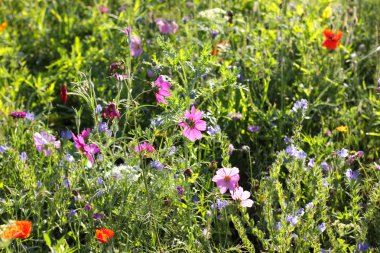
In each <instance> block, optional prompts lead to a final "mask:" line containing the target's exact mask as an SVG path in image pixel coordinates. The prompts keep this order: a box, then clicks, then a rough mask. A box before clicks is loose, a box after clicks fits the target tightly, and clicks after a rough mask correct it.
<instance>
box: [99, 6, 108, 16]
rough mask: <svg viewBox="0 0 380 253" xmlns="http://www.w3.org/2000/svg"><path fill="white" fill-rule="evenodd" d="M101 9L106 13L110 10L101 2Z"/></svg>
mask: <svg viewBox="0 0 380 253" xmlns="http://www.w3.org/2000/svg"><path fill="white" fill-rule="evenodd" d="M99 11H100V13H102V14H106V13H108V11H109V10H108V8H107V6H105V5H104V4H101V5H99Z"/></svg>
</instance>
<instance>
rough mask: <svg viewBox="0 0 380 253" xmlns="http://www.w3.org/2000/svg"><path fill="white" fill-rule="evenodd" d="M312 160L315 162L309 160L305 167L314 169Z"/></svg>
mask: <svg viewBox="0 0 380 253" xmlns="http://www.w3.org/2000/svg"><path fill="white" fill-rule="evenodd" d="M314 160H315V159H314V158H312V159H310V160H309V162H308V163H307V166H309V167H310V168H314V165H315V163H314Z"/></svg>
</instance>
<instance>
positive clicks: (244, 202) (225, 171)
mask: <svg viewBox="0 0 380 253" xmlns="http://www.w3.org/2000/svg"><path fill="white" fill-rule="evenodd" d="M239 179H240V175H239V169H238V168H236V167H233V168H221V169H219V170H218V171H217V172H216V175H215V176H214V177H213V178H212V181H213V182H215V183H216V185H217V186H218V187H219V189H220V193H222V194H223V193H226V192H227V190H230V193H231V197H232V199H233V200H235V201H237V202H238V203H239V204H240V205H241V206H242V207H252V205H253V201H252V200H251V199H249V197H250V196H251V194H250V192H249V191H244V189H243V188H242V187H240V186H239Z"/></svg>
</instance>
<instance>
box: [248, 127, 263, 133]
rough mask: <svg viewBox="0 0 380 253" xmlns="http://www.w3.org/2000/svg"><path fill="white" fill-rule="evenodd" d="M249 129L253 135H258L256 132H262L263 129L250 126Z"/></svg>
mask: <svg viewBox="0 0 380 253" xmlns="http://www.w3.org/2000/svg"><path fill="white" fill-rule="evenodd" d="M247 129H248V131H249V132H251V133H256V132H258V131H260V129H261V127H259V126H248V128H247Z"/></svg>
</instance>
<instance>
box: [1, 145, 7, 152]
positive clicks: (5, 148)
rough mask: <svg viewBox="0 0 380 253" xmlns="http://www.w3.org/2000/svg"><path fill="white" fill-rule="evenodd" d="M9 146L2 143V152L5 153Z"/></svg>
mask: <svg viewBox="0 0 380 253" xmlns="http://www.w3.org/2000/svg"><path fill="white" fill-rule="evenodd" d="M7 149H8V147H7V146H5V145H0V153H4V152H5V151H7Z"/></svg>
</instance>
